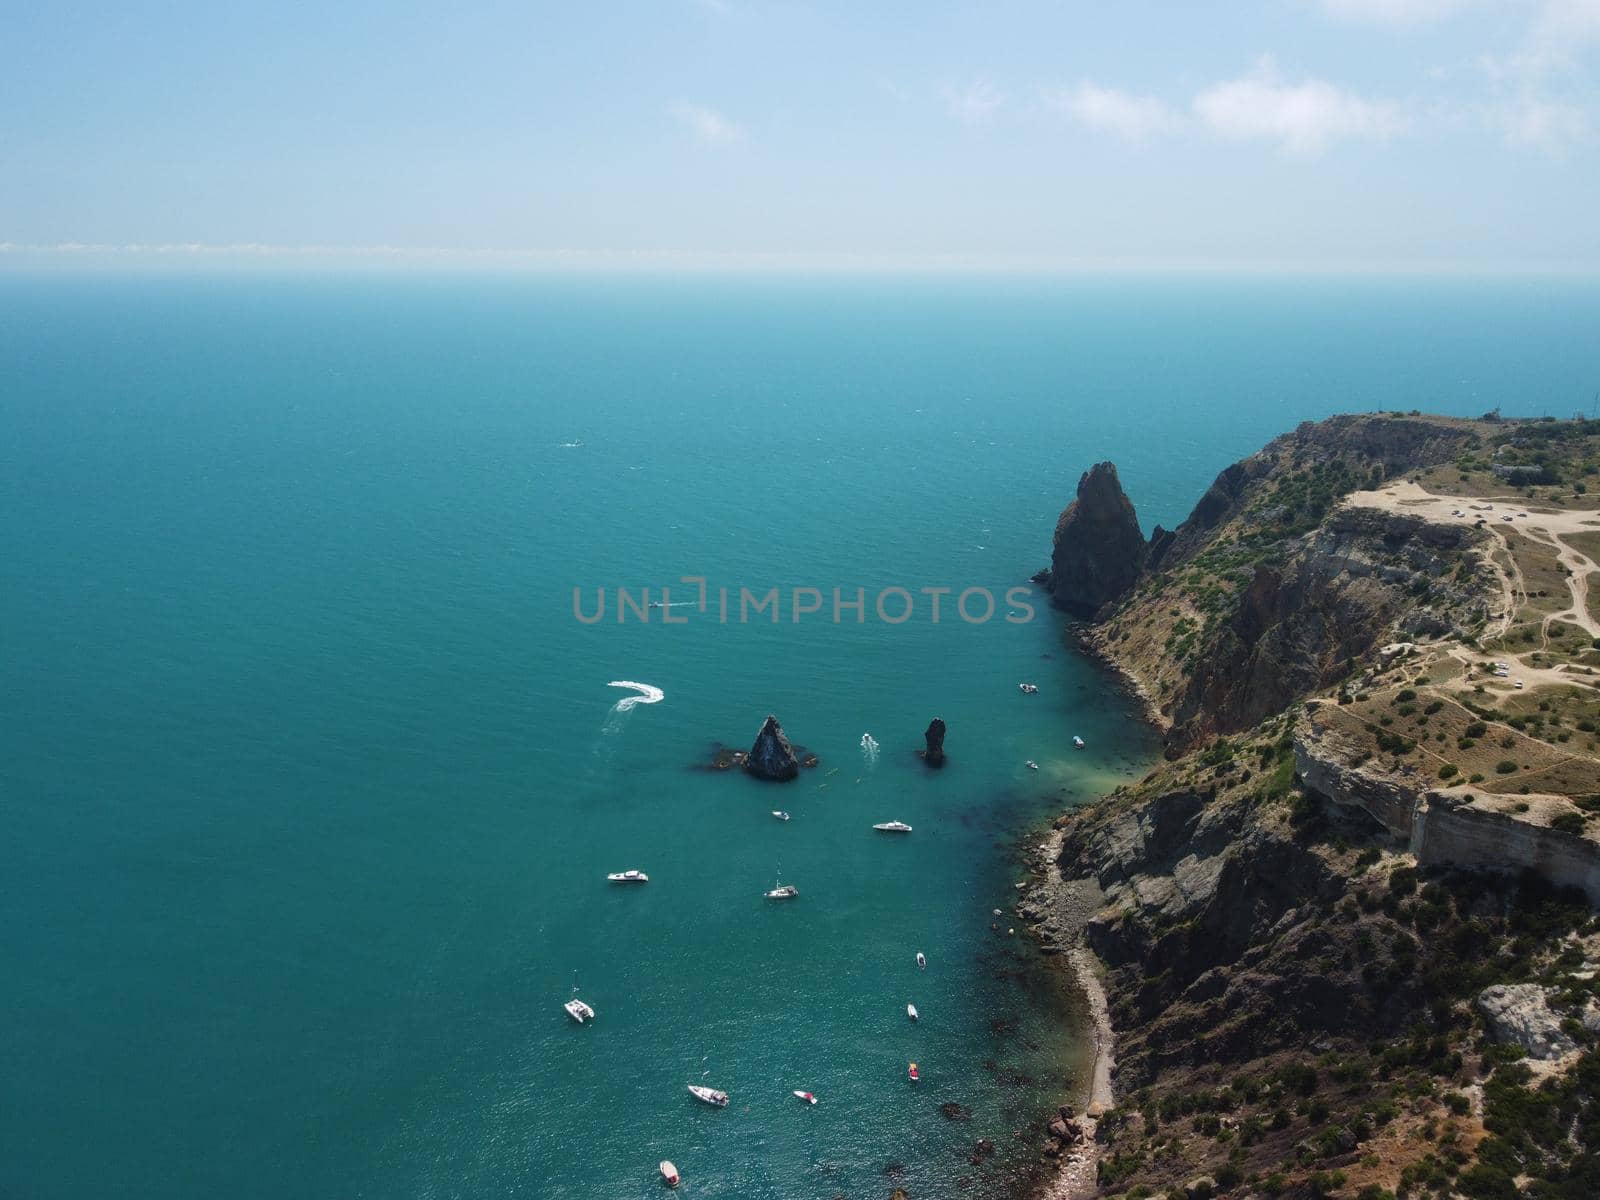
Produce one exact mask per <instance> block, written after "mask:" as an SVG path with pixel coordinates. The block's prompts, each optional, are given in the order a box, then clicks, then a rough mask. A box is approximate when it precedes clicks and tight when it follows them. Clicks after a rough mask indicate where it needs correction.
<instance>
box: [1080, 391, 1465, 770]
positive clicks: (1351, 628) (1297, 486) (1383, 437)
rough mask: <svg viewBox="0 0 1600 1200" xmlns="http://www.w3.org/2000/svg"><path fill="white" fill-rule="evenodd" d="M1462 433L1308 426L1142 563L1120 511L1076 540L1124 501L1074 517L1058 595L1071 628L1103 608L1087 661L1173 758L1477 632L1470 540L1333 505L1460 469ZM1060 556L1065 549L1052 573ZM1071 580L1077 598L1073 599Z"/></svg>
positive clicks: (1454, 429)
mask: <svg viewBox="0 0 1600 1200" xmlns="http://www.w3.org/2000/svg"><path fill="white" fill-rule="evenodd" d="M1461 424H1462V423H1459V422H1458V423H1455V424H1449V423H1440V422H1434V421H1430V420H1426V419H1413V418H1393V417H1384V416H1368V417H1339V418H1334V419H1332V420H1330V421H1325V422H1321V423H1316V424H1307V425H1303V426H1301V427H1300V428H1299V429H1297V430H1295V431H1294V432H1293V433H1292V434H1289V435H1286V436H1285V437H1283V438H1279V439H1277V440H1276V441H1274V442H1272V443H1271V444H1270V445H1268V446H1267V447H1266V448H1265V449H1264V450H1262V451H1261V452H1260V453H1259V454H1256V455H1252V456H1251V457H1250V458H1248V459H1245V460H1243V461H1242V462H1238V463H1235V464H1234V465H1233V466H1231V467H1229V468H1227V469H1226V470H1224V471H1223V472H1222V473H1221V474H1220V475H1219V476H1218V477H1217V479H1216V481H1215V482H1214V483H1213V484H1212V485H1211V487H1210V489H1209V490H1208V491H1207V492H1206V494H1205V495H1204V496H1203V497H1201V500H1200V502H1199V503H1198V504H1197V505H1196V506H1195V508H1194V511H1193V512H1192V513H1191V514H1190V516H1189V518H1188V520H1186V521H1185V522H1184V523H1183V524H1182V525H1180V526H1179V527H1178V528H1177V529H1176V530H1173V531H1170V532H1169V531H1166V530H1162V529H1159V528H1158V529H1157V530H1156V532H1155V534H1154V535H1153V537H1152V539H1151V541H1150V543H1149V544H1148V545H1143V546H1141V547H1138V548H1133V549H1129V548H1128V537H1129V534H1128V530H1129V528H1130V527H1132V528H1134V529H1136V528H1137V523H1136V522H1135V521H1134V520H1133V518H1132V509H1131V505H1128V506H1127V511H1126V514H1125V516H1124V517H1122V518H1115V517H1110V518H1104V519H1103V522H1102V523H1103V524H1104V526H1105V527H1106V528H1107V529H1110V528H1113V527H1114V528H1116V529H1117V530H1119V531H1120V532H1118V533H1116V534H1115V535H1112V534H1105V535H1104V536H1100V537H1097V538H1095V539H1092V540H1091V539H1086V538H1083V537H1080V536H1079V534H1078V532H1077V530H1078V529H1079V527H1080V525H1081V524H1082V523H1083V521H1082V519H1081V518H1080V517H1079V516H1078V514H1079V513H1081V512H1086V511H1087V512H1094V513H1100V512H1106V511H1113V512H1116V511H1121V508H1120V505H1119V504H1118V503H1117V502H1116V501H1117V500H1118V499H1120V501H1121V503H1122V504H1126V503H1127V501H1126V498H1125V497H1121V496H1120V488H1119V489H1117V491H1118V497H1117V498H1115V499H1113V498H1106V497H1102V498H1100V499H1098V500H1097V501H1096V503H1095V504H1094V505H1093V506H1092V507H1090V506H1085V505H1081V504H1075V505H1074V506H1073V507H1071V508H1069V509H1068V510H1067V513H1066V514H1063V518H1062V525H1061V526H1059V527H1058V530H1057V538H1056V551H1057V553H1056V562H1055V565H1054V566H1053V568H1052V571H1051V576H1050V578H1051V583H1052V587H1053V591H1054V594H1055V595H1057V596H1058V597H1059V596H1063V595H1064V594H1065V595H1068V596H1072V597H1073V598H1074V600H1075V601H1076V602H1075V603H1074V602H1066V603H1067V606H1068V607H1069V608H1073V609H1074V611H1077V612H1080V613H1083V612H1086V611H1088V609H1089V608H1090V607H1091V606H1092V605H1095V604H1098V605H1099V607H1098V608H1097V609H1096V612H1097V615H1098V622H1097V624H1096V625H1095V626H1094V628H1093V629H1092V630H1091V631H1090V632H1089V634H1088V644H1089V645H1090V646H1091V648H1092V649H1094V650H1095V651H1097V652H1098V653H1100V654H1101V655H1102V656H1104V657H1105V658H1106V659H1108V660H1109V661H1110V662H1111V663H1112V664H1113V665H1115V666H1116V667H1118V668H1119V669H1121V670H1122V671H1124V672H1125V673H1126V674H1127V675H1128V676H1129V677H1131V678H1132V679H1133V680H1134V681H1135V683H1136V685H1137V686H1138V687H1139V690H1140V691H1141V693H1142V694H1143V695H1144V697H1145V698H1146V700H1147V701H1148V703H1149V706H1150V709H1151V712H1152V716H1153V717H1154V718H1155V719H1156V720H1157V721H1158V722H1159V723H1160V724H1161V725H1162V726H1163V727H1164V728H1166V729H1167V731H1168V740H1169V744H1170V746H1171V748H1172V750H1173V752H1175V753H1176V752H1181V751H1182V750H1184V749H1186V748H1187V747H1189V746H1191V745H1194V744H1195V743H1197V742H1198V741H1200V740H1202V739H1204V738H1206V737H1208V736H1211V735H1213V734H1216V733H1230V732H1238V731H1242V730H1245V729H1249V728H1251V727H1253V726H1254V725H1256V724H1257V723H1258V722H1260V721H1262V720H1263V719H1265V718H1266V717H1268V716H1271V715H1272V714H1274V713H1277V712H1279V711H1281V710H1282V709H1283V708H1284V706H1285V705H1287V704H1289V703H1291V702H1292V701H1293V700H1295V699H1297V698H1299V697H1302V696H1306V695H1310V694H1313V693H1315V692H1317V691H1319V690H1321V689H1323V688H1326V687H1328V686H1330V685H1332V684H1334V683H1337V682H1338V681H1339V680H1341V679H1343V678H1344V677H1345V676H1346V675H1347V674H1348V673H1349V671H1350V669H1351V666H1352V664H1353V663H1354V662H1356V661H1358V660H1359V659H1361V658H1362V657H1364V656H1365V655H1367V654H1368V653H1369V652H1370V651H1371V650H1373V648H1374V647H1376V646H1379V645H1382V644H1384V643H1386V642H1389V641H1393V640H1397V639H1403V638H1406V637H1411V636H1416V635H1418V634H1423V633H1425V634H1428V635H1430V636H1435V635H1438V634H1440V633H1443V632H1446V631H1455V632H1458V633H1460V632H1465V631H1466V630H1467V629H1469V628H1471V627H1473V626H1474V625H1477V624H1480V623H1481V622H1482V621H1483V620H1484V619H1485V617H1486V616H1487V614H1488V611H1489V608H1490V606H1491V603H1492V601H1493V599H1494V582H1493V571H1492V569H1491V568H1489V567H1488V566H1487V565H1486V564H1485V563H1484V562H1483V561H1482V560H1481V558H1480V557H1479V546H1480V544H1481V543H1482V542H1483V540H1484V539H1483V536H1482V535H1481V534H1479V533H1477V532H1475V531H1473V530H1472V529H1470V528H1466V527H1442V526H1438V525H1433V524H1429V523H1428V522H1425V521H1423V520H1421V519H1419V518H1416V517H1412V516H1407V515H1405V514H1397V513H1383V512H1378V511H1375V510H1369V509H1347V508H1341V507H1339V504H1338V502H1339V500H1340V499H1341V498H1342V497H1343V496H1344V495H1346V494H1348V493H1350V492H1352V491H1355V490H1357V489H1359V488H1364V487H1368V486H1371V485H1373V484H1376V483H1380V482H1382V481H1383V480H1385V479H1388V478H1389V477H1391V476H1392V475H1395V474H1398V473H1403V472H1405V471H1410V470H1415V469H1420V468H1422V467H1425V466H1430V465H1433V464H1434V463H1437V462H1439V461H1443V460H1446V459H1448V458H1449V457H1450V456H1451V455H1453V454H1456V453H1459V452H1460V451H1461V448H1462V447H1463V446H1464V445H1466V444H1468V442H1469V440H1470V439H1471V438H1472V437H1473V436H1474V435H1473V433H1472V432H1471V431H1470V429H1466V428H1462V427H1461ZM1102 465H1104V464H1102ZM1099 470H1100V468H1098V467H1097V468H1096V471H1099ZM1091 474H1092V473H1091ZM1085 479H1086V481H1087V479H1088V477H1087V476H1086V477H1085ZM1111 479H1112V480H1113V481H1114V476H1112V477H1111ZM1105 487H1106V484H1101V485H1099V489H1098V490H1097V492H1096V494H1098V491H1099V490H1104V489H1105ZM1080 491H1081V489H1080ZM1069 517H1071V518H1073V519H1072V520H1071V521H1069V520H1068V518H1069ZM1091 527H1092V526H1091ZM1064 545H1065V546H1067V547H1076V548H1077V549H1076V550H1075V551H1074V553H1073V554H1072V555H1071V556H1064V555H1063V554H1062V549H1063V546H1064ZM1113 554H1120V555H1121V556H1122V557H1121V558H1120V559H1119V560H1117V562H1118V563H1119V564H1120V568H1121V569H1120V570H1114V569H1113V566H1114V565H1115V564H1112V563H1111V562H1109V561H1108V556H1109V555H1113ZM1074 572H1076V573H1077V575H1078V576H1081V578H1082V579H1083V580H1085V581H1087V582H1085V583H1082V584H1074V582H1073V579H1074V574H1073V573H1074ZM1130 573H1131V574H1132V576H1133V578H1132V579H1131V580H1130V578H1129V576H1130ZM1104 581H1112V583H1113V584H1114V586H1105V582H1104ZM1074 589H1077V590H1076V591H1075V590H1074Z"/></svg>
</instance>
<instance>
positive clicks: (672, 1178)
mask: <svg viewBox="0 0 1600 1200" xmlns="http://www.w3.org/2000/svg"><path fill="white" fill-rule="evenodd" d="M661 1179H662V1181H663V1182H664V1183H665V1184H666V1185H667V1186H668V1187H677V1186H678V1168H677V1167H675V1166H673V1165H672V1163H671V1162H670V1161H668V1160H667V1159H662V1160H661Z"/></svg>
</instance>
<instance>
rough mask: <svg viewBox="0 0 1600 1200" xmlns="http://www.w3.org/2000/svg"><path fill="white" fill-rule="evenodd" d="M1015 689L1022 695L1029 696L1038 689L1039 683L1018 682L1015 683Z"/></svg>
mask: <svg viewBox="0 0 1600 1200" xmlns="http://www.w3.org/2000/svg"><path fill="white" fill-rule="evenodd" d="M1017 689H1018V690H1019V691H1021V692H1022V694H1023V695H1024V696H1031V695H1033V694H1034V693H1035V692H1037V691H1038V690H1039V685H1038V684H1037V683H1019V684H1017Z"/></svg>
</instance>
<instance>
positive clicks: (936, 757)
mask: <svg viewBox="0 0 1600 1200" xmlns="http://www.w3.org/2000/svg"><path fill="white" fill-rule="evenodd" d="M922 736H923V738H924V739H925V740H926V741H927V743H928V748H927V749H926V750H924V751H923V752H922V761H923V762H925V763H927V764H928V765H929V766H930V767H942V766H944V722H943V721H942V720H941V719H939V718H938V717H935V718H934V719H933V721H932V722H931V723H930V724H929V725H928V732H927V733H925V734H923V735H922Z"/></svg>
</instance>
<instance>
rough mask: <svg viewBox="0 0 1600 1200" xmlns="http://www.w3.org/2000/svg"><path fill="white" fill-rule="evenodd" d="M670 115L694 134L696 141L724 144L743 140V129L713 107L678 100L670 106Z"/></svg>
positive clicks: (714, 144)
mask: <svg viewBox="0 0 1600 1200" xmlns="http://www.w3.org/2000/svg"><path fill="white" fill-rule="evenodd" d="M672 115H673V116H674V117H676V118H677V119H678V120H679V121H680V122H681V123H682V124H683V126H684V128H685V129H687V130H688V131H689V132H690V133H692V134H694V136H695V138H696V139H697V140H698V141H701V142H703V143H705V144H706V145H708V146H725V145H727V144H728V143H730V142H742V141H743V140H744V130H743V129H741V128H740V127H739V126H738V125H736V124H734V123H733V122H732V121H730V120H728V118H727V117H725V116H723V115H722V114H721V113H719V112H718V111H717V110H716V109H714V108H706V107H705V106H704V105H702V104H690V103H689V102H688V101H687V100H679V101H678V102H677V103H676V104H674V105H673V106H672Z"/></svg>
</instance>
